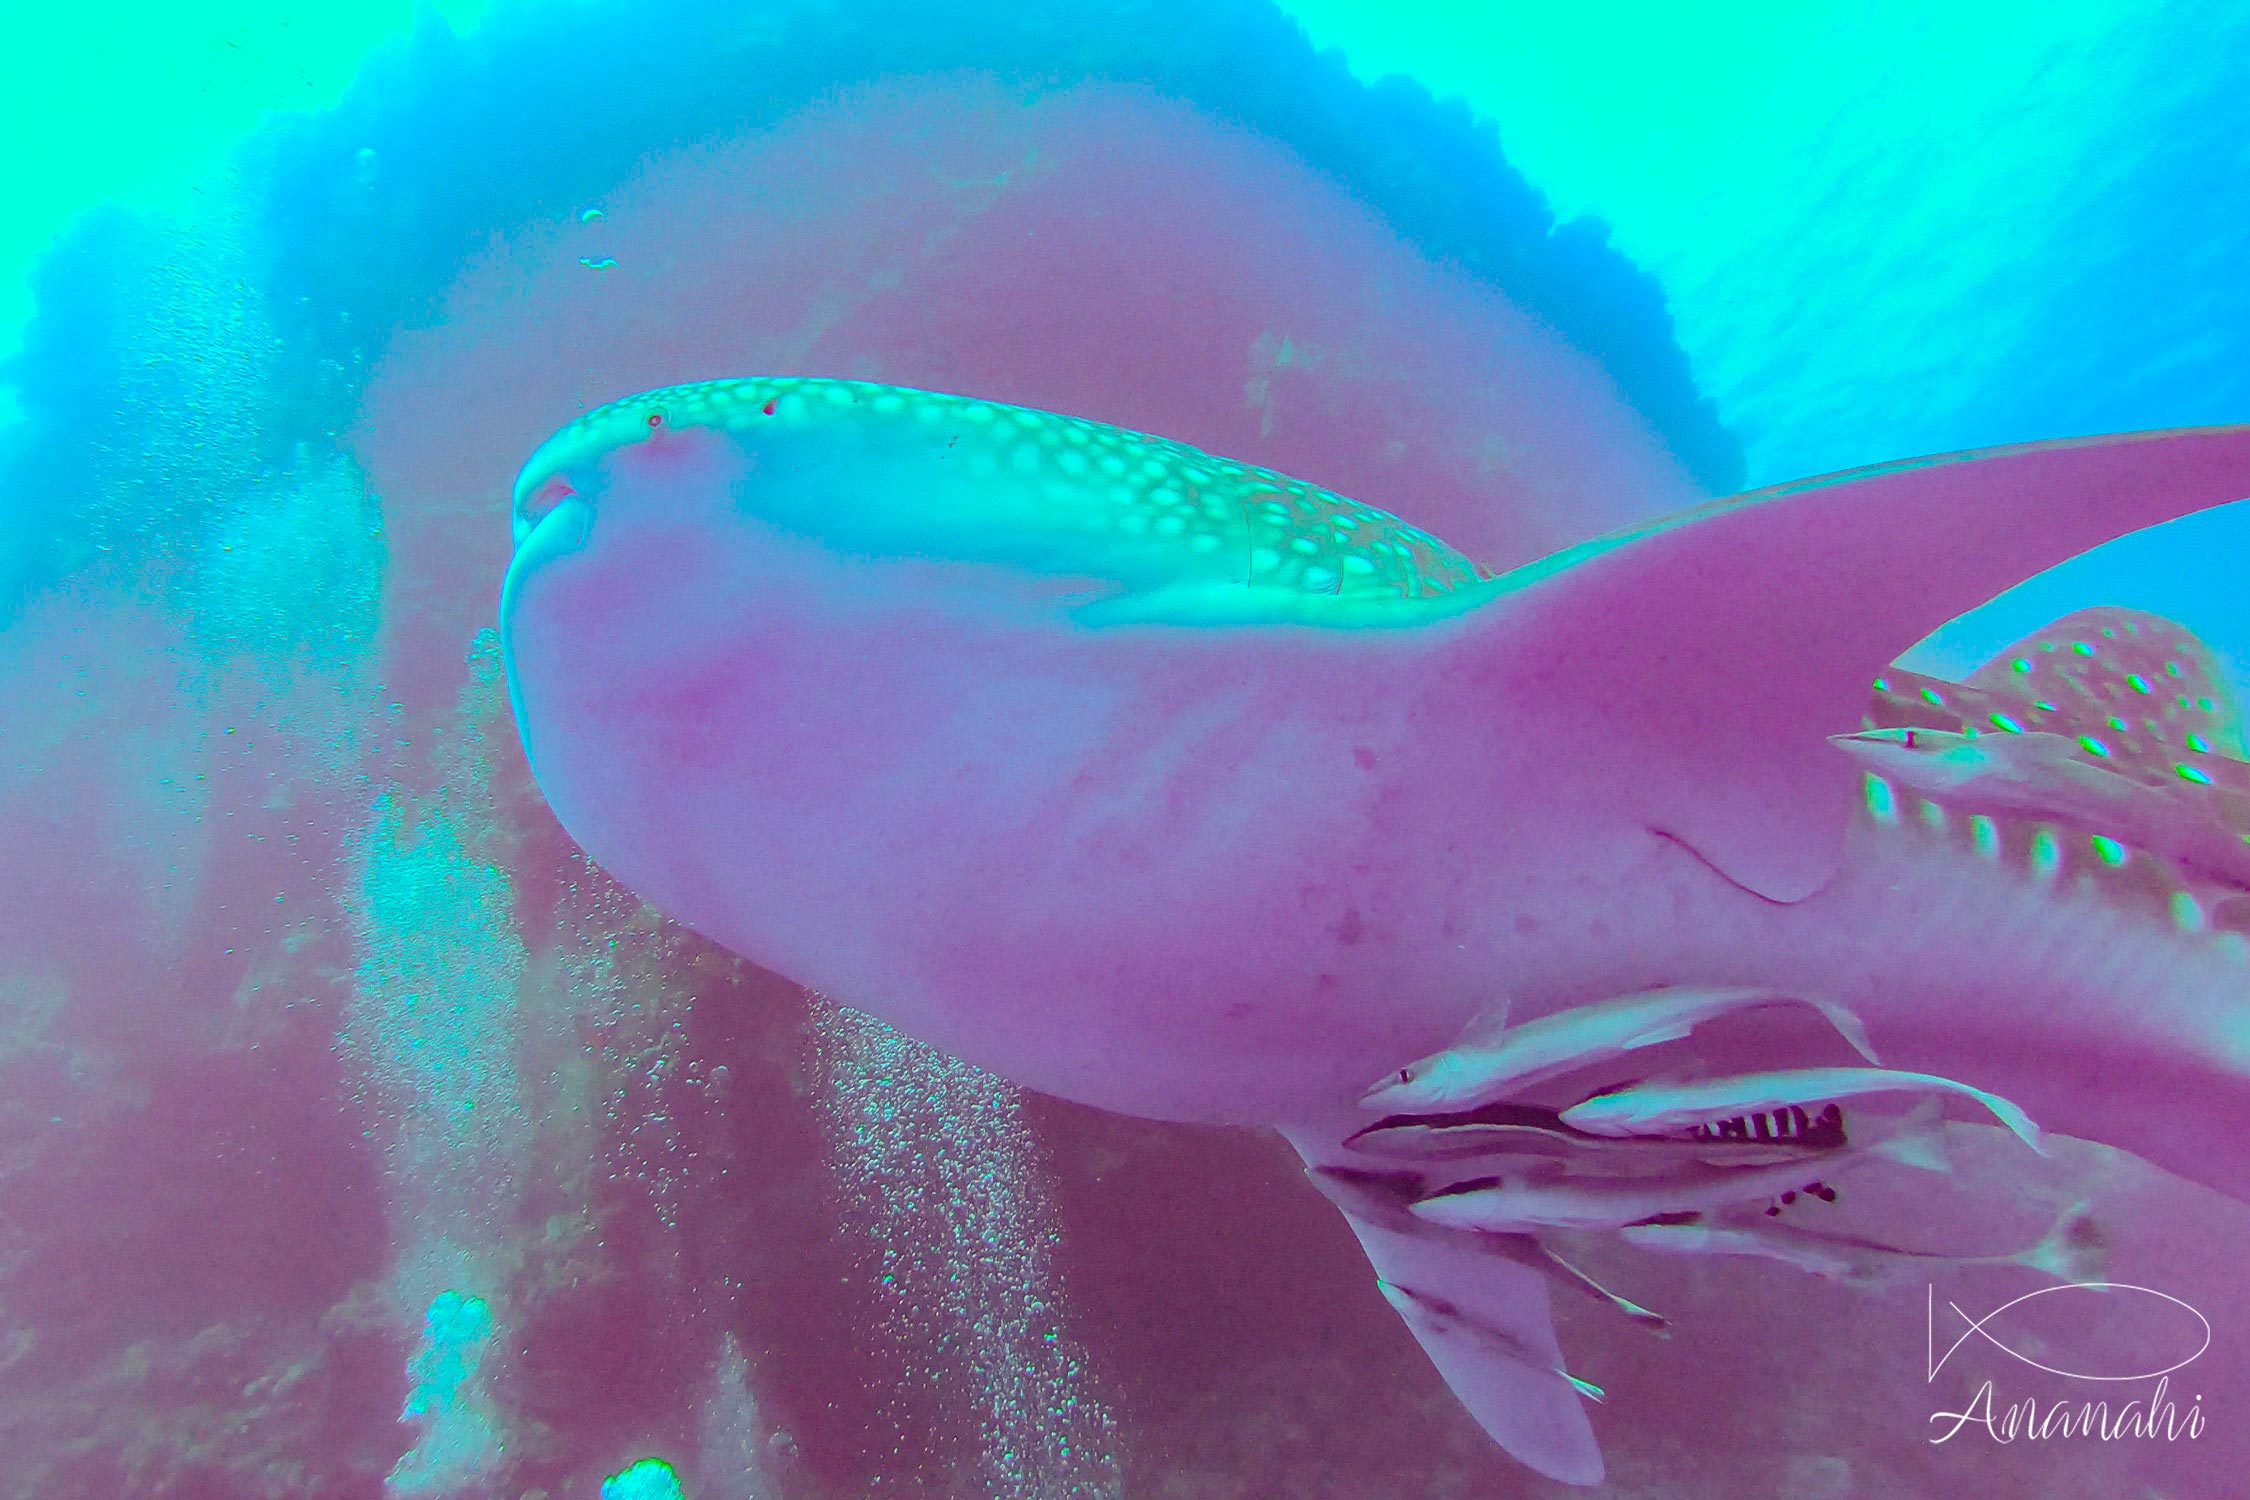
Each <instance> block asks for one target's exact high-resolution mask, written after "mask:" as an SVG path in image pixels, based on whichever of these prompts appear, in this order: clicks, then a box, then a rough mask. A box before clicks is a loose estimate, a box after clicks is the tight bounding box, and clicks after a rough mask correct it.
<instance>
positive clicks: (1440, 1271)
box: [1283, 1129, 1662, 1484]
mask: <svg viewBox="0 0 2250 1500" xmlns="http://www.w3.org/2000/svg"><path fill="white" fill-rule="evenodd" d="M1283 1134H1284V1135H1286V1136H1287V1137H1288V1138H1289V1142H1290V1144H1291V1145H1293V1146H1295V1147H1296V1148H1297V1154H1298V1155H1299V1156H1301V1157H1303V1158H1304V1162H1305V1170H1306V1176H1307V1177H1309V1178H1310V1179H1311V1181H1312V1183H1313V1185H1314V1186H1315V1187H1317V1188H1319V1189H1320V1191H1321V1193H1322V1194H1323V1195H1324V1196H1326V1197H1327V1198H1328V1200H1329V1201H1330V1202H1331V1203H1334V1204H1335V1205H1336V1206H1337V1207H1338V1208H1339V1209H1341V1210H1342V1211H1343V1215H1344V1222H1345V1223H1347V1224H1349V1225H1350V1226H1351V1228H1352V1233H1353V1234H1355V1235H1357V1236H1358V1237H1359V1243H1360V1248H1361V1249H1363V1250H1364V1251H1366V1252H1367V1259H1368V1261H1369V1263H1370V1264H1372V1265H1373V1267H1374V1269H1375V1280H1376V1286H1377V1288H1378V1290H1380V1291H1381V1293H1382V1294H1383V1297H1384V1299H1385V1300H1386V1301H1388V1302H1389V1303H1390V1304H1391V1306H1392V1308H1393V1309H1394V1310H1395V1311H1396V1312H1397V1313H1398V1315H1399V1317H1400V1319H1401V1320H1402V1321H1404V1322H1405V1324H1406V1326H1407V1328H1408V1329H1409V1330H1411V1331H1412V1332H1413V1334H1414V1339H1415V1342H1417V1343H1419V1344H1420V1345H1421V1346H1422V1352H1423V1353H1424V1354H1426V1355H1428V1356H1429V1359H1430V1363H1431V1364H1433V1365H1435V1366H1437V1370H1438V1374H1439V1375H1441V1376H1443V1377H1444V1379H1445V1383H1446V1385H1447V1386H1448V1387H1450V1388H1451V1390H1452V1391H1453V1394H1454V1396H1455V1397H1456V1398H1457V1399H1458V1400H1459V1401H1460V1402H1461V1404H1462V1406H1464V1407H1465V1408H1467V1410H1468V1412H1469V1414H1470V1415H1471V1416H1473V1417H1475V1418H1476V1420H1477V1425H1478V1426H1480V1427H1482V1428H1483V1429H1484V1430H1485V1432H1486V1433H1487V1434H1488V1435H1489V1436H1490V1437H1491V1438H1492V1440H1493V1441H1494V1442H1496V1443H1498V1444H1499V1445H1500V1446H1501V1447H1503V1448H1505V1449H1506V1450H1507V1451H1508V1452H1509V1454H1510V1455H1512V1456H1513V1457H1514V1458H1516V1459H1517V1460H1518V1461H1519V1462H1521V1463H1524V1464H1527V1465H1529V1466H1530V1467H1532V1468H1534V1469H1537V1470H1538V1471H1539V1472H1540V1473H1542V1474H1544V1475H1546V1476H1547V1477H1548V1478H1550V1479H1557V1480H1561V1481H1562V1482H1564V1483H1566V1484H1599V1483H1601V1480H1602V1455H1601V1448H1600V1446H1599V1445H1598V1444H1597V1443H1596V1442H1595V1441H1594V1429H1593V1426H1592V1424H1591V1423H1589V1422H1588V1421H1587V1419H1586V1411H1585V1407H1584V1405H1583V1402H1584V1401H1585V1400H1588V1399H1591V1400H1597V1401H1598V1400H1600V1399H1601V1392H1600V1390H1599V1389H1598V1388H1597V1387H1595V1386H1593V1385H1591V1384H1589V1383H1588V1382H1586V1381H1583V1380H1580V1379H1579V1378H1578V1377H1577V1376H1575V1375H1573V1374H1571V1373H1570V1372H1569V1371H1568V1370H1566V1369H1565V1368H1564V1366H1563V1357H1562V1346H1561V1345H1560V1344H1559V1343H1557V1342H1556V1339H1555V1325H1554V1316H1553V1312H1552V1309H1551V1306H1550V1304H1549V1291H1548V1283H1549V1281H1550V1280H1551V1279H1553V1277H1554V1276H1555V1274H1556V1270H1555V1268H1554V1267H1553V1266H1550V1265H1549V1264H1547V1256H1546V1254H1545V1252H1544V1251H1543V1249H1542V1247H1541V1246H1540V1245H1539V1243H1538V1242H1537V1241H1536V1240H1534V1239H1531V1238H1529V1237H1526V1236H1499V1235H1476V1234H1461V1233H1456V1232H1453V1231H1450V1230H1444V1229H1439V1228H1436V1227H1435V1226H1432V1225H1429V1224H1425V1223H1423V1222H1422V1221H1420V1220H1419V1219H1417V1218H1415V1217H1414V1215H1413V1214H1412V1213H1410V1212H1409V1211H1408V1209H1407V1204H1408V1203H1410V1202H1411V1201H1412V1200H1413V1198H1414V1196H1415V1195H1416V1194H1418V1193H1420V1192H1422V1191H1424V1190H1425V1185H1424V1184H1423V1183H1422V1181H1421V1179H1420V1178H1419V1176H1418V1174H1414V1173H1406V1174H1389V1173H1368V1172H1366V1171H1364V1170H1361V1169H1355V1168H1352V1167H1349V1166H1347V1165H1346V1164H1345V1163H1344V1162H1343V1161H1342V1160H1340V1159H1339V1148H1338V1147H1336V1146H1334V1145H1333V1144H1330V1143H1332V1142H1333V1141H1334V1140H1335V1136H1334V1135H1333V1134H1332V1133H1331V1132H1330V1131H1328V1130H1325V1129H1323V1130H1306V1131H1297V1130H1287V1131H1284V1132H1283ZM1588 1280H1589V1282H1590V1278H1589V1279H1588ZM1601 1295H1602V1296H1604V1297H1611V1295H1612V1294H1610V1293H1608V1292H1607V1291H1606V1290H1605V1291H1603V1292H1601ZM1612 1300H1613V1301H1614V1302H1617V1303H1620V1304H1622V1306H1623V1307H1624V1308H1630V1309H1631V1312H1632V1313H1634V1314H1638V1315H1639V1316H1640V1318H1641V1319H1643V1320H1648V1321H1652V1322H1654V1323H1655V1324H1656V1325H1658V1326H1661V1323H1662V1320H1661V1319H1658V1318H1657V1317H1656V1315H1655V1314H1653V1313H1649V1312H1648V1311H1647V1310H1646V1309H1643V1308H1640V1307H1638V1306H1637V1305H1636V1304H1632V1303H1626V1302H1624V1301H1623V1299H1621V1298H1613V1299H1612Z"/></svg>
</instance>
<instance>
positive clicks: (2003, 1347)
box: [1923, 1281, 2211, 1384]
mask: <svg viewBox="0 0 2250 1500" xmlns="http://www.w3.org/2000/svg"><path fill="white" fill-rule="evenodd" d="M2074 1291H2075V1292H2089V1291H2107V1292H2138V1293H2141V1294H2142V1295H2144V1296H2149V1297H2156V1298H2160V1299H2161V1300H2163V1301H2165V1302H2169V1303H2171V1304H2173V1305H2174V1306H2176V1307H2183V1308H2186V1309H2187V1311H2188V1312H2189V1313H2190V1314H2192V1315H2193V1316H2194V1318H2195V1320H2196V1322H2197V1323H2199V1324H2200V1325H2202V1328H2203V1341H2202V1342H2201V1343H2200V1344H2198V1345H2197V1346H2196V1348H2195V1351H2194V1352H2193V1353H2191V1354H2189V1355H2187V1356H2186V1357H2185V1358H2183V1359H2178V1360H2175V1361H2173V1362H2172V1363H2171V1364H2168V1365H2166V1366H2164V1367H2163V1368H2162V1369H2157V1370H2138V1371H2135V1372H2133V1373H2131V1374H2128V1375H2090V1374H2087V1373H2085V1372H2083V1371H2078V1370H2065V1369H2058V1368H2056V1367H2055V1366H2054V1365H2050V1364H2045V1363H2043V1362H2041V1361H2039V1360H2036V1359H2034V1358H2032V1357H2031V1356H2030V1355H2028V1354H2026V1353H2024V1352H2023V1351H2022V1350H2021V1349H2015V1348H2011V1347H2010V1346H2009V1345H2007V1344H2006V1343H2004V1342H2002V1341H2001V1340H2000V1339H1998V1338H1996V1337H1994V1335H1993V1333H1992V1331H1991V1327H1990V1325H1991V1323H1992V1321H1993V1319H1995V1318H1997V1317H1999V1316H2000V1315H2001V1314H2003V1313H2005V1312H2007V1311H2009V1310H2010V1309H2011V1308H2014V1307H2018V1306H2021V1305H2022V1304H2023V1303H2026V1302H2029V1301H2030V1300H2032V1299H2033V1298H2034V1297H2045V1296H2049V1295H2052V1294H2053V1293H2056V1292H2074ZM1945 1305H1946V1306H1947V1307H1949V1308H1951V1309H1952V1310H1953V1311H1954V1312H1955V1313H1957V1314H1959V1315H1960V1317H1961V1320H1962V1321H1963V1322H1964V1323H1966V1324H1967V1325H1968V1326H1967V1327H1966V1328H1964V1329H1963V1330H1962V1331H1961V1333H1960V1334H1959V1335H1958V1336H1957V1337H1956V1338H1955V1339H1954V1340H1953V1342H1952V1343H1951V1344H1949V1345H1947V1346H1946V1350H1945V1352H1944V1353H1943V1354H1939V1353H1938V1352H1937V1288H1936V1286H1935V1285H1934V1284H1931V1285H1925V1287H1924V1308H1923V1320H1924V1321H1923V1336H1924V1341H1925V1342H1924V1347H1923V1361H1924V1369H1925V1372H1926V1373H1925V1375H1924V1381H1925V1383H1928V1384H1934V1383H1935V1382H1936V1380H1937V1377H1938V1372H1939V1371H1941V1370H1943V1369H1944V1368H1945V1366H1946V1364H1947V1362H1948V1361H1950V1360H1951V1359H1952V1358H1953V1356H1954V1355H1955V1354H1956V1353H1958V1352H1959V1351H1960V1348H1961V1346H1962V1345H1963V1344H1965V1343H1967V1342H1968V1341H1969V1340H1970V1339H1972V1338H1981V1339H1983V1340H1984V1341H1985V1342H1986V1343H1988V1344H1990V1345H1992V1347H1994V1348H1995V1349H1998V1350H2000V1351H2001V1352H2002V1353H2003V1354H2006V1355H2008V1356H2010V1357H2011V1358H2014V1359H2018V1360H2021V1361H2022V1362H2023V1363H2025V1364H2027V1365H2029V1366H2031V1367H2032V1368H2033V1369H2035V1370H2041V1371H2044V1372H2045V1373H2047V1374H2049V1375H2054V1376H2058V1377H2060V1378H2061V1379H2064V1380H2096V1381H2103V1382H2106V1383H2111V1384H2122V1383H2125V1382H2129V1381H2136V1380H2157V1379H2161V1378H2162V1377H2164V1376H2167V1375H2170V1374H2173V1373H2174V1372H2176V1371H2179V1370H2183V1369H2185V1368H2187V1367H2188V1366H2189V1365H2192V1364H2194V1363H2195V1362H2196V1361H2197V1360H2199V1359H2201V1358H2202V1357H2203V1356H2204V1355H2205V1354H2206V1353H2208V1352H2209V1351H2210V1348H2211V1320H2210V1319H2209V1318H2208V1317H2206V1316H2204V1314H2203V1312H2202V1311H2201V1310H2200V1309H2199V1308H2197V1307H2196V1306H2195V1305H2194V1304H2193V1303H2190V1302H2188V1301H2186V1300H2185V1299H2183V1298H2180V1297H2175V1296H2173V1295H2172V1294H2171V1293H2170V1292H2160V1291H2158V1290H2156V1288H2154V1287H2147V1286H2141V1285H2139V1284H2138V1283H2135V1282H2126V1281H2064V1282H2058V1283H2056V1284H2055V1285H2053V1286H2043V1287H2034V1288H2033V1289H2032V1290H2030V1291H2028V1292H2024V1293H2022V1294H2021V1295H2019V1296H2015V1297H2011V1298H2009V1299H2008V1300H2007V1301H2006V1302H2003V1303H2001V1304H2000V1305H1999V1306H1998V1307H1996V1308H1994V1309H1993V1310H1992V1311H1990V1312H1988V1313H1986V1314H1985V1315H1984V1316H1983V1317H1981V1318H1973V1317H1971V1316H1970V1315H1969V1314H1968V1313H1967V1312H1966V1311H1964V1310H1963V1309H1962V1307H1961V1304H1960V1303H1958V1302H1955V1301H1953V1300H1951V1299H1950V1298H1949V1299H1947V1301H1946V1304H1945Z"/></svg>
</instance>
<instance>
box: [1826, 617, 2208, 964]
mask: <svg viewBox="0 0 2250 1500" xmlns="http://www.w3.org/2000/svg"><path fill="white" fill-rule="evenodd" d="M1862 727H1863V728H1866V729H1904V728H1913V729H1930V730H1936V731H1940V732H1943V733H1951V734H1961V735H1966V736H1969V737H1972V738H1974V737H1978V736H1981V735H2006V734H2037V733H2046V734H2053V735H2060V736H2064V737H2066V738H2068V739H2071V740H2073V741H2075V743H2076V745H2077V750H2076V754H2077V756H2078V758H2079V759H2081V760H2082V761H2083V762H2084V763H2085V764H2087V765H2088V766H2092V767H2096V768H2099V769H2100V770H2102V771H2104V772H2108V773H2110V774H2113V775H2118V776H2122V777H2125V778H2127V779H2128V780H2131V781H2134V782H2136V783H2138V784H2139V785H2141V786H2144V787H2147V788H2149V789H2150V790H2151V791H2152V792H2157V793H2161V794H2163V795H2165V796H2168V797H2186V798H2191V799H2193V800H2194V801H2196V802H2197V803H2199V804H2200V805H2201V806H2202V808H2203V809H2204V810H2205V811H2206V812H2207V813H2208V815H2209V817H2210V819H2211V820H2212V821H2213V822H2214V823H2216V824H2219V825H2221V826H2223V827H2225V828H2227V829H2228V830H2229V831H2230V832H2232V833H2233V834H2234V835H2235V836H2236V837H2237V838H2240V839H2242V840H2243V841H2244V842H2245V843H2246V844H2250V764H2245V763H2244V762H2243V761H2242V760H2241V759H2239V758H2237V756H2236V755H2235V754H2232V753H2229V752H2231V751H2238V750H2239V749H2240V747H2241V745H2242V743H2243V739H2242V733H2243V731H2242V720H2241V716H2240V713H2239V711H2238V709H2237V708H2236V706H2235V701H2234V698H2233V695H2232V693H2231V691H2230V690H2229V688H2228V686H2227V683H2226V681H2225V678H2224V676H2223V674H2222V673H2221V671H2220V669H2219V667H2218V665H2217V663H2216V661H2215V660H2214V659H2213V657H2212V655H2211V652H2210V649H2209V648H2208V647H2206V646H2205V645H2203V643H2202V642H2200V641H2198V640H2196V639H2195V637H2193V636H2192V635H2190V634H2188V632H2187V631H2186V630H2184V629H2182V628H2181V627H2180V626H2178V625H2176V624H2174V623H2173V622H2171V621H2169V620H2166V619H2163V618H2161V617H2159V616H2156V615H2152V614H2147V613H2144V612H2141V611H2138V610H2127V609H2118V608H2114V607H2107V606H2105V607H2102V608H2098V609H2085V610H2078V611H2076V612H2074V613H2072V614H2069V615H2066V616H2064V617H2063V618H2061V619H2059V620H2056V621H2055V622H2054V623H2053V624H2051V625H2048V626H2047V627H2045V628H2044V629H2042V630H2039V631H2036V632H2034V633H2033V634H2031V635H2029V636H2026V637H2025V638H2024V639H2022V640H2020V641H2018V642H2016V643H2015V644H2014V645H2012V646H2010V647H2009V648H2008V649H2007V650H2005V651H2002V652H2001V653H2000V654H1999V655H1997V656H1995V657H1994V658H1993V659H1992V660H1991V661H1989V662H1987V663H1986V664H1985V665H1983V666H1981V667H1979V668H1978V669H1977V670H1976V671H1975V672H1973V673H1971V674H1970V675H1969V678H1968V681H1967V682H1965V683H1956V682H1948V681H1945V680H1943V679H1939V678H1932V677H1924V676H1922V675H1921V674H1919V673H1915V672H1909V671H1906V670H1904V669H1900V668H1893V669H1892V670H1890V671H1888V672H1886V673H1884V674H1883V675H1882V676H1881V677H1879V678H1877V679H1876V680H1875V683H1874V695H1873V698H1872V700H1871V701H1870V703H1869V705H1868V708H1867V713H1866V716H1865V718H1864V720H1863V723H1862ZM1864 785H1865V792H1866V815H1867V818H1868V819H1869V821H1870V822H1871V823H1873V824H1874V825H1875V826H1877V827H1879V828H1883V829H1889V830H1895V831H1897V832H1898V833H1900V834H1901V835H1903V836H1908V837H1916V838H1922V839H1935V840H1939V841H1942V842H1947V843H1951V844H1955V845H1958V846H1959V847H1961V848H1962V849H1964V850H1966V851H1967V852H1970V853H1972V854H1973V855H1975V856H1976V857H1977V858H1979V859H1982V860H1988V861H1990V862H1991V863H1992V864H1993V865H1994V866H1995V867H1996V868H1999V869H2003V870H2008V871H2012V872H2014V873H2016V874H2017V875H2018V876H2019V877H2021V878H2024V879H2028V880H2031V881H2034V882H2037V883H2039V884H2042V885H2045V886H2049V887H2052V888H2054V889H2056V890H2058V891H2071V890H2076V891H2080V892H2083V893H2085V894H2088V895H2092V896H2096V897H2098V898H2099V899H2101V900H2103V901H2105V902H2107V903H2109V904H2111V905H2113V906H2117V907H2120V908H2122V909H2125V910H2129V911H2132V912H2134V913H2136V914H2138V915H2139V916H2141V917H2142V918H2144V919H2145V920H2148V921H2152V922H2158V923H2162V924H2165V925H2167V926H2169V927H2171V928H2173V929H2174V930H2176V931H2177V932H2179V933H2180V934H2181V935H2182V936H2183V937H2187V938H2191V939H2194V938H2202V939H2205V940H2208V941H2211V942H2213V943H2215V944H2217V945H2218V946H2219V949H2220V951H2222V952H2225V953H2229V954H2231V955H2232V956H2234V957H2236V958H2239V959H2242V960H2245V961H2250V891H2245V890H2244V889H2243V888H2242V887H2241V886H2238V885H2235V884H2231V883H2228V882H2224V881H2220V880H2215V879H2212V878H2209V877H2208V876H2206V875H2204V874H2201V873H2198V872H2196V871H2193V870H2183V869H2182V868H2181V867H2180V865H2179V864H2177V863H2176V862H2174V861H2173V860H2171V859H2168V858H2166V857H2165V855H2164V854H2163V853H2162V852H2161V851H2156V850H2151V849H2147V848H2141V847H2136V846H2135V844H2134V843H2133V842H2131V841H2130V840H2129V839H2127V838H2125V837H2122V836H2120V834H2121V830H2119V829H2116V828H2110V829H2103V828H2096V827H2081V826H2076V825H2075V824H2072V823H2068V822H2063V821H2043V820H2039V819H2034V818H2030V817H2024V816H2011V815H2007V814H2005V813H2000V812H1994V811H1978V810H1975V809H1973V808H1971V807H1966V806H1962V805H1960V804H1958V803H1954V802H1950V801H1949V800H1948V799H1944V798H1930V797H1924V796H1921V795H1918V794H1916V793H1914V792H1911V791H1909V790H1907V789H1905V788H1902V787H1900V786H1898V785H1896V784H1894V783H1893V782H1892V781H1890V780H1888V779H1886V778H1885V777H1883V776H1881V775H1877V774H1874V773H1870V774H1869V775H1868V776H1867V778H1866V781H1865V783H1864Z"/></svg>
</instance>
